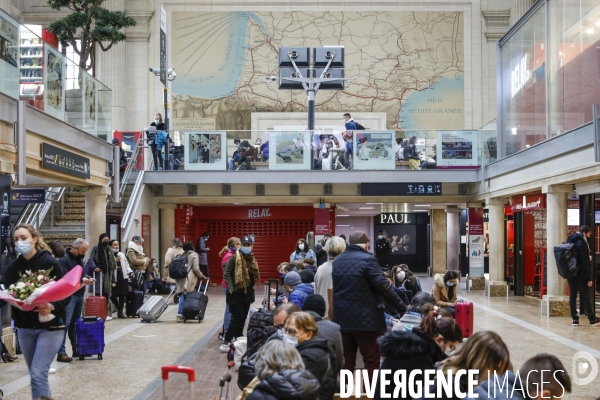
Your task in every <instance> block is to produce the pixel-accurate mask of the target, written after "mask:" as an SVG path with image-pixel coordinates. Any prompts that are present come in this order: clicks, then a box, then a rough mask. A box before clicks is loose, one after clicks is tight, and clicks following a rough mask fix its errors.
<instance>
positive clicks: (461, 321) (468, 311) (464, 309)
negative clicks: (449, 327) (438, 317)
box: [454, 301, 473, 338]
mask: <svg viewBox="0 0 600 400" xmlns="http://www.w3.org/2000/svg"><path fill="white" fill-rule="evenodd" d="M454 319H455V320H456V322H457V323H458V325H459V326H460V328H461V329H462V333H463V337H466V338H467V337H469V336H471V335H472V334H473V303H471V302H470V301H457V302H456V307H455V308H454Z"/></svg>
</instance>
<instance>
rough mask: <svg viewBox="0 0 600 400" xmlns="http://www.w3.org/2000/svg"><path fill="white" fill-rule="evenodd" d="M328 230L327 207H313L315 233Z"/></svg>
mask: <svg viewBox="0 0 600 400" xmlns="http://www.w3.org/2000/svg"><path fill="white" fill-rule="evenodd" d="M329 231H330V230H329V208H315V235H324V234H326V233H329Z"/></svg>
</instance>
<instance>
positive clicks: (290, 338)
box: [283, 334, 298, 347]
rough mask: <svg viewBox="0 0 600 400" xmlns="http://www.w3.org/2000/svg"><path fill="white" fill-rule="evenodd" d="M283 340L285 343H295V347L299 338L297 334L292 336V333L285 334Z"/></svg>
mask: <svg viewBox="0 0 600 400" xmlns="http://www.w3.org/2000/svg"><path fill="white" fill-rule="evenodd" d="M283 341H284V342H285V343H289V344H291V345H293V346H294V347H295V346H298V338H297V337H295V336H290V335H287V334H284V335H283Z"/></svg>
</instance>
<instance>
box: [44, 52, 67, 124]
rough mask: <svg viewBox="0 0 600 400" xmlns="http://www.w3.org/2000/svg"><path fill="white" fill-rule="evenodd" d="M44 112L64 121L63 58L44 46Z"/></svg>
mask: <svg viewBox="0 0 600 400" xmlns="http://www.w3.org/2000/svg"><path fill="white" fill-rule="evenodd" d="M44 65H45V66H46V69H45V74H44V111H45V112H46V113H48V114H50V115H52V116H53V117H56V118H58V119H60V120H64V119H65V85H64V77H65V56H63V55H62V54H61V53H59V52H58V51H56V50H54V49H53V48H52V47H50V46H48V45H46V46H44Z"/></svg>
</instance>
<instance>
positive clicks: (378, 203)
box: [366, 203, 383, 204]
mask: <svg viewBox="0 0 600 400" xmlns="http://www.w3.org/2000/svg"><path fill="white" fill-rule="evenodd" d="M366 204H383V203H366Z"/></svg>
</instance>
